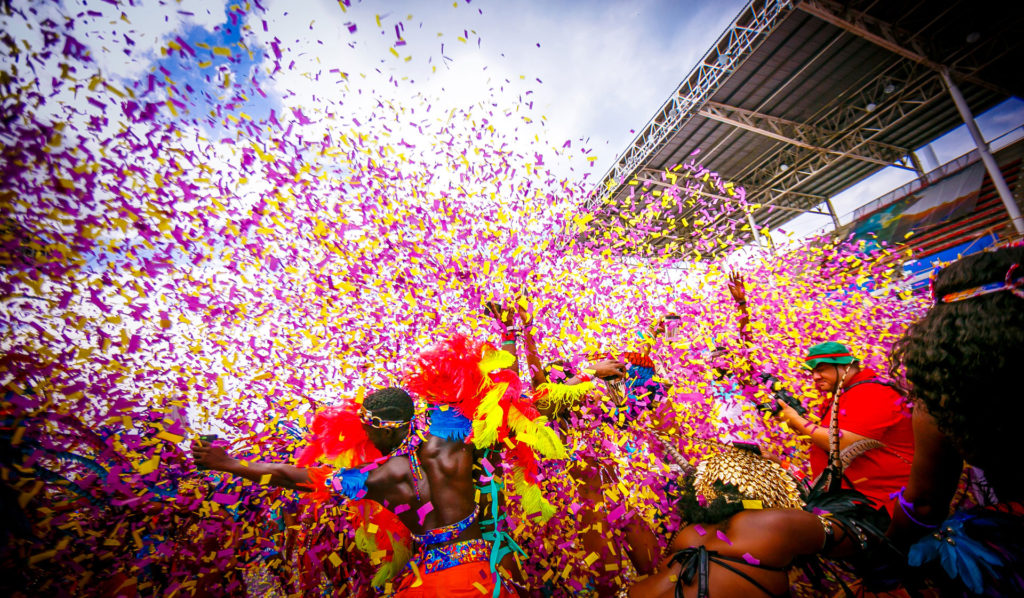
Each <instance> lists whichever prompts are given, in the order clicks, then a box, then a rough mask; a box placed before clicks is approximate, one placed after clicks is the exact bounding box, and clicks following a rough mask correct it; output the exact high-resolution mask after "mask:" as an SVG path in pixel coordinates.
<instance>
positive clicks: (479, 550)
mask: <svg viewBox="0 0 1024 598" xmlns="http://www.w3.org/2000/svg"><path fill="white" fill-rule="evenodd" d="M412 560H413V562H415V563H416V566H417V567H419V570H420V575H430V574H431V573H437V572H438V571H444V570H445V569H451V568H452V567H458V566H459V565H465V564H467V563H476V562H479V561H490V560H491V543H490V542H488V541H486V540H481V539H477V540H466V541H465V542H459V543H458V544H449V545H447V546H438V547H436V548H428V549H426V550H421V551H420V552H419V553H418V554H417V555H416V556H415V557H413V559H412Z"/></svg>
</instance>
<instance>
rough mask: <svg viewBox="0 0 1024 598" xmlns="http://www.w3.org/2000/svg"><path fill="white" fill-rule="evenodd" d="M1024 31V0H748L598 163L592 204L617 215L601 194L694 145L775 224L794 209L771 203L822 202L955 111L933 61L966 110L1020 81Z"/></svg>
mask: <svg viewBox="0 0 1024 598" xmlns="http://www.w3.org/2000/svg"><path fill="white" fill-rule="evenodd" d="M823 15H824V16H823ZM830 21H831V22H830ZM837 23H838V24H837ZM851 24H852V26H853V27H856V28H860V30H862V31H865V32H867V34H866V36H865V35H861V34H858V33H856V32H853V31H850V30H849V29H850V26H851ZM755 26H756V27H760V32H759V33H757V35H756V36H753V35H752V34H751V29H752V28H753V27H755ZM1022 32H1024V3H1021V2H1016V3H1010V5H1006V6H1004V5H1003V3H997V2H991V1H989V0H970V1H967V0H962V1H956V2H935V1H927V2H925V1H918V2H908V1H902V0H888V1H877V2H872V1H863V0H862V1H857V0H852V1H849V2H845V3H843V4H838V3H834V2H831V1H829V0H806V1H804V2H799V3H795V4H794V3H792V2H788V1H785V0H754V1H752V2H751V3H750V4H748V5H747V7H746V8H745V9H744V11H742V12H741V14H740V16H739V17H738V18H737V20H736V22H735V23H734V24H733V26H732V27H730V28H729V29H728V30H726V32H724V33H723V35H722V36H721V38H720V39H719V41H718V43H716V45H715V46H714V47H713V48H712V49H711V50H710V51H709V52H708V54H707V55H706V56H705V57H704V59H703V60H702V62H701V64H698V65H697V66H696V67H695V68H694V70H693V71H692V72H691V73H690V75H689V76H688V77H687V79H685V80H684V82H683V84H681V85H680V88H679V90H678V91H677V93H676V94H675V96H673V97H671V98H670V99H669V101H668V102H666V104H665V105H664V106H662V108H661V109H660V110H659V111H658V113H657V114H656V115H655V116H654V117H653V118H652V119H651V121H650V122H649V123H648V126H647V127H645V128H644V130H642V131H641V133H640V134H639V135H638V136H637V139H636V140H635V141H634V143H633V144H632V145H631V146H630V148H627V150H626V152H624V154H623V156H622V157H621V158H620V160H619V162H618V163H617V164H616V165H615V166H614V167H613V168H612V169H611V170H610V171H609V173H608V174H606V176H605V179H604V183H603V185H602V186H601V187H600V188H599V190H598V191H599V192H598V193H596V194H595V198H594V201H593V205H594V207H595V208H596V209H597V210H598V211H599V212H602V211H603V212H604V213H606V214H607V216H608V217H609V218H611V217H615V215H616V209H615V208H610V206H616V205H618V204H620V203H621V202H622V200H623V199H624V198H625V197H626V196H627V195H628V194H629V193H630V186H629V184H628V183H629V181H630V180H631V179H633V178H636V177H637V176H638V175H639V178H641V179H643V178H644V175H645V174H653V173H654V172H655V171H665V170H668V169H671V168H673V167H674V166H675V165H677V164H681V163H683V162H686V161H687V160H688V159H689V157H690V154H691V152H693V151H694V150H697V149H700V150H701V151H702V153H701V154H700V156H699V161H700V163H701V164H702V165H703V166H705V167H707V168H709V169H710V170H712V171H715V172H717V173H719V174H720V175H721V176H722V177H723V178H724V179H727V180H730V181H734V182H736V183H737V184H739V185H742V186H743V187H744V188H745V189H746V191H747V198H748V201H752V202H754V203H762V204H764V207H762V208H759V209H757V210H755V211H754V212H753V216H754V218H755V220H756V221H757V223H758V225H759V226H765V225H767V226H769V227H771V228H777V227H779V226H781V225H783V224H785V223H786V222H788V221H789V220H791V219H793V218H795V217H796V216H798V215H799V214H800V213H799V212H798V211H793V210H786V209H778V208H773V207H771V206H772V205H775V206H781V207H783V208H799V209H808V208H813V207H814V206H818V205H821V204H822V202H823V200H824V198H826V197H832V196H834V195H836V194H837V193H839V192H841V191H842V190H844V189H846V188H847V187H849V186H851V185H853V184H854V183H856V182H858V181H860V180H862V179H864V178H866V177H867V176H870V175H871V174H873V173H875V172H877V171H878V170H880V169H882V168H884V167H885V165H886V164H889V163H894V162H896V161H898V160H900V158H902V157H903V156H905V155H906V154H907V153H908V152H909V151H910V150H913V149H916V148H919V147H921V146H923V145H925V144H927V143H928V142H930V141H932V140H934V139H935V138H936V137H938V136H941V135H942V134H944V133H945V132H947V131H949V130H951V129H953V128H955V127H957V126H959V125H960V124H962V120H961V118H960V115H959V113H958V112H957V110H956V107H955V105H954V104H953V101H952V99H951V97H950V96H949V94H948V92H947V91H946V89H945V87H944V85H943V83H942V79H941V75H940V73H939V71H937V70H936V68H935V67H936V65H943V66H947V67H949V68H950V69H951V70H952V72H953V75H954V79H956V80H957V81H958V84H959V86H960V88H961V91H962V92H963V94H964V96H965V97H966V99H967V101H968V103H969V105H970V107H971V110H972V111H974V113H975V114H977V113H980V112H982V111H984V110H986V109H988V108H990V107H992V106H994V105H996V104H997V103H999V102H1001V101H1003V100H1005V99H1007V98H1008V97H1009V96H1010V95H1011V94H1014V93H1017V94H1019V93H1020V91H1021V89H1022V88H1024V77H1022V76H1021V75H1020V73H1021V69H1022V65H1024V44H1022V41H1021V38H1022V36H1024V33H1022ZM744 36H745V37H744ZM872 36H874V40H876V41H872V39H871V38H872ZM866 37H867V39H866ZM879 39H881V40H883V41H882V42H877V40H879ZM886 43H890V44H894V45H896V46H898V47H899V48H904V49H906V53H907V54H911V55H917V56H923V57H924V58H925V61H924V62H923V63H922V62H921V61H917V60H912V59H910V58H908V57H906V56H904V55H900V54H898V53H896V52H894V51H892V49H890V48H889V47H883V45H885V44H886ZM730 61H731V62H732V64H729V62H730ZM719 67H722V68H719ZM729 67H731V68H729ZM709 73H710V74H709ZM709 81H710V82H711V83H708V82H709ZM680 110H682V111H684V112H685V113H684V114H679V111H680ZM737 122H742V123H744V125H743V126H742V127H740V126H736V124H735V123H737ZM758 130H760V131H761V132H758ZM765 130H767V131H768V132H769V134H771V133H772V132H774V136H769V135H766V134H764V131H765ZM780 136H781V138H783V139H796V140H797V141H798V142H799V144H794V143H792V142H789V141H784V140H780ZM800 144H802V145H800ZM902 165H903V166H904V167H907V168H910V167H911V164H910V163H909V162H907V163H904V164H902ZM865 199H866V200H867V199H870V198H865ZM728 217H729V218H731V219H734V220H740V221H742V220H743V219H744V218H745V214H744V213H743V212H741V211H735V212H733V213H732V214H730V215H729V216H728ZM666 226H667V225H666ZM687 234H688V233H687V231H686V230H685V229H679V230H676V231H674V236H682V237H685V236H686V235H687ZM746 235H747V239H749V238H750V233H749V232H748V233H746ZM654 244H655V245H657V244H658V242H657V241H656V242H654Z"/></svg>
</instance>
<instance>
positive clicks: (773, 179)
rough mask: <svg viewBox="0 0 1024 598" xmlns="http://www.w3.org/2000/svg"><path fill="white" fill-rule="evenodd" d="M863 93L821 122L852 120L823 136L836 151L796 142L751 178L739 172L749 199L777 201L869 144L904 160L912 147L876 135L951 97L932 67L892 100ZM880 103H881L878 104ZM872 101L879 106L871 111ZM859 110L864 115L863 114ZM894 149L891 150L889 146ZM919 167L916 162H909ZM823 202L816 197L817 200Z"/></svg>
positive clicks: (884, 155)
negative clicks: (898, 145) (882, 142)
mask: <svg viewBox="0 0 1024 598" xmlns="http://www.w3.org/2000/svg"><path fill="white" fill-rule="evenodd" d="M860 96H861V97H859V98H853V99H852V100H851V101H849V102H846V103H845V105H844V106H843V107H842V109H841V110H839V111H837V112H836V113H835V114H833V115H832V116H830V117H829V118H828V119H826V122H820V123H819V126H822V125H824V126H822V128H833V127H832V126H829V125H832V123H835V125H838V124H839V123H841V122H843V121H850V120H854V119H856V120H854V122H847V125H846V126H845V127H843V126H834V129H833V130H836V131H837V133H836V134H835V135H833V136H831V137H830V138H826V139H824V140H822V142H821V145H822V146H826V147H830V148H834V149H835V150H837V151H835V152H829V153H825V152H820V151H814V150H807V149H805V148H802V147H797V146H790V147H787V148H783V149H782V150H781V151H778V152H777V153H776V154H775V155H774V156H772V157H771V159H769V160H767V161H765V162H762V163H761V166H760V167H759V168H757V169H756V170H755V171H754V172H753V173H751V174H750V175H749V176H746V177H737V178H740V180H742V181H744V183H746V186H747V200H748V201H750V202H752V203H760V204H763V205H771V204H774V203H776V202H777V201H778V200H779V199H780V198H781V197H782V196H783V195H786V194H788V193H790V192H792V191H795V190H796V189H797V187H799V186H800V185H803V184H806V183H808V182H809V181H811V180H813V179H814V178H816V177H818V176H820V175H821V174H822V173H824V172H825V171H826V170H828V169H829V167H830V166H831V165H832V164H834V163H835V162H837V161H839V160H842V159H844V158H851V157H852V156H853V155H855V154H863V153H866V151H865V150H866V149H867V148H870V147H874V148H876V149H878V150H879V153H876V154H875V156H876V157H879V158H882V159H885V160H886V161H887V162H886V163H887V164H888V165H895V164H899V163H901V161H902V160H904V159H907V160H909V158H908V157H907V155H908V153H909V152H906V150H903V149H899V148H892V146H884V145H878V144H875V145H872V144H873V142H875V141H876V139H875V138H876V137H879V136H881V135H882V134H884V133H885V132H887V131H888V130H889V128H890V127H892V126H893V125H895V124H897V123H899V122H900V121H901V120H903V119H904V118H906V117H907V116H908V115H909V114H911V113H913V112H916V111H918V110H921V109H923V108H925V107H927V106H928V105H930V104H931V103H932V102H934V101H936V100H938V99H940V98H943V97H945V89H944V86H943V84H942V80H941V78H940V77H939V76H938V74H937V73H933V72H931V71H930V70H924V71H922V76H919V77H918V78H917V79H916V81H913V82H912V83H911V84H910V85H908V86H907V87H904V88H902V89H900V90H899V91H898V92H894V93H892V94H891V96H890V97H889V98H888V99H886V100H884V101H883V100H880V99H879V98H881V97H884V96H881V95H875V94H874V91H873V90H871V89H868V90H865V91H862V92H861V94H860ZM875 102H881V103H880V104H875ZM869 104H871V105H872V106H873V109H872V110H870V111H868V110H867V108H866V107H867V106H868V105H869ZM858 115H859V118H858ZM887 147H888V148H891V149H886V148H887ZM904 167H905V168H908V169H913V166H910V165H906V166H904ZM818 203H820V201H819V202H815V205H817V204H818Z"/></svg>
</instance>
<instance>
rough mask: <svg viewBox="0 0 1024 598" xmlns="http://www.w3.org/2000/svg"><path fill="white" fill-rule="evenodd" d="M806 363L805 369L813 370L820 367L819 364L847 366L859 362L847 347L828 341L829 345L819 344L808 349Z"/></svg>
mask: <svg viewBox="0 0 1024 598" xmlns="http://www.w3.org/2000/svg"><path fill="white" fill-rule="evenodd" d="M804 361H805V362H806V363H805V364H804V367H806V368H807V369H809V370H813V369H814V368H816V367H818V364H819V363H835V364H838V365H846V364H848V363H853V362H855V361H857V358H856V357H854V356H853V353H850V350H849V349H847V348H846V345H844V344H842V343H837V342H835V341H828V342H827V343H819V344H817V345H814V346H813V347H811V348H810V349H808V350H807V357H805V358H804Z"/></svg>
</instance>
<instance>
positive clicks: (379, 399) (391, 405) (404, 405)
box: [363, 386, 414, 422]
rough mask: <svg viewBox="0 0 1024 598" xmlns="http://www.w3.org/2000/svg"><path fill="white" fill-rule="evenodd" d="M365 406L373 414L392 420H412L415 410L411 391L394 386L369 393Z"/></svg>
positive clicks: (364, 402) (364, 401)
mask: <svg viewBox="0 0 1024 598" xmlns="http://www.w3.org/2000/svg"><path fill="white" fill-rule="evenodd" d="M363 407H365V408H366V410H367V411H369V412H370V413H372V414H373V415H376V416H377V417H379V418H381V419H386V420H390V421H402V422H407V421H412V417H413V412H414V409H413V404H412V397H410V396H409V393H407V392H405V391H404V390H402V389H401V388H396V387H394V386H391V387H388V388H382V389H380V390H375V391H373V392H372V393H370V394H369V395H367V396H366V399H364V400H363Z"/></svg>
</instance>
